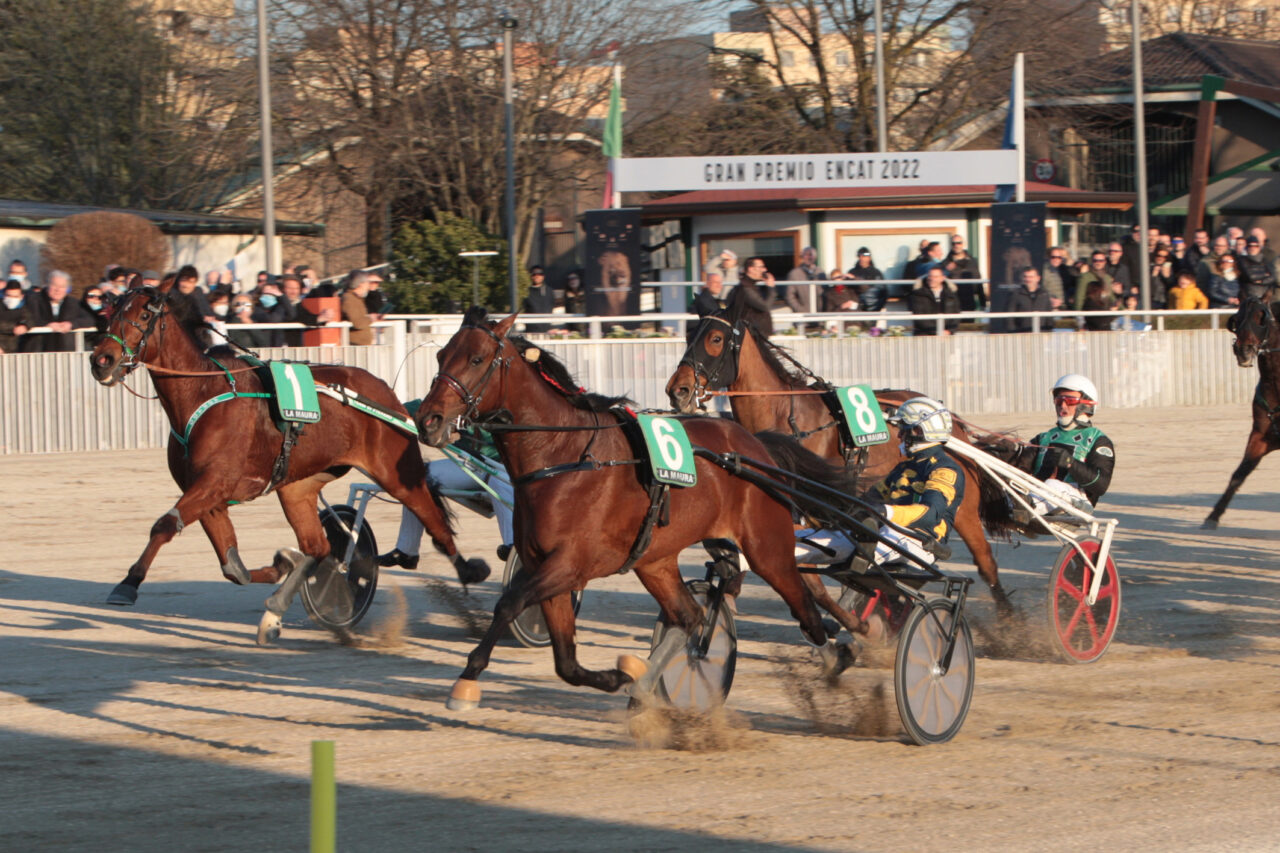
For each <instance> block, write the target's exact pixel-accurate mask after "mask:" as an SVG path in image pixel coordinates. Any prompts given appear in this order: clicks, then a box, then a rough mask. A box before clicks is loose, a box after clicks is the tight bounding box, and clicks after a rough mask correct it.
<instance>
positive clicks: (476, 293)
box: [458, 252, 498, 306]
mask: <svg viewBox="0 0 1280 853" xmlns="http://www.w3.org/2000/svg"><path fill="white" fill-rule="evenodd" d="M496 254H498V253H497V252H459V253H458V257H460V258H470V259H471V304H472V305H473V306H475V305H479V304H480V259H481V258H492V257H493V256H494V255H496Z"/></svg>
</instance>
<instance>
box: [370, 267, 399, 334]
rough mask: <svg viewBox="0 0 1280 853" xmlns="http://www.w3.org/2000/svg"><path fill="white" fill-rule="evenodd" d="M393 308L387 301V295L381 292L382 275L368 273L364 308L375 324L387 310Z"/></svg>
mask: <svg viewBox="0 0 1280 853" xmlns="http://www.w3.org/2000/svg"><path fill="white" fill-rule="evenodd" d="M388 306H390V307H395V306H393V305H391V303H390V302H389V301H387V294H385V293H383V292H382V273H380V272H373V271H370V273H369V292H368V293H366V294H365V295H364V307H365V308H366V309H367V310H368V311H369V316H370V317H372V318H373V321H374V322H375V323H376V322H378V321H379V320H381V319H382V315H383V314H386V313H387V308H388Z"/></svg>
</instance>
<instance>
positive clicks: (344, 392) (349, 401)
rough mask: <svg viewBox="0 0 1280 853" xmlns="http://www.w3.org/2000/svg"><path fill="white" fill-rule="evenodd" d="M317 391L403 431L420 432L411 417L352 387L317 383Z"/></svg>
mask: <svg viewBox="0 0 1280 853" xmlns="http://www.w3.org/2000/svg"><path fill="white" fill-rule="evenodd" d="M316 393H317V394H324V395H325V396H326V397H332V398H333V399H335V400H337V401H338V402H340V403H342V405H344V406H350V407H351V408H353V409H355V410H357V411H360V412H364V413H365V414H366V415H370V416H371V417H375V418H377V419H378V420H380V421H383V422H385V423H388V424H390V425H391V426H393V427H395V428H396V429H398V430H400V431H401V432H407V433H409V435H412V436H417V434H418V427H417V425H416V424H414V422H413V420H412V419H411V418H406V417H405V416H404V415H402V414H400V413H399V412H396V411H393V410H392V409H389V408H387V407H386V406H383V405H382V404H381V403H376V402H374V401H373V400H370V399H369V398H368V397H365V396H363V395H361V394H358V393H356V392H355V391H352V390H351V389H350V388H345V387H343V386H342V385H336V384H330V385H324V386H321V385H317V386H316Z"/></svg>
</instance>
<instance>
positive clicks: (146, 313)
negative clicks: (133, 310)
mask: <svg viewBox="0 0 1280 853" xmlns="http://www.w3.org/2000/svg"><path fill="white" fill-rule="evenodd" d="M138 319H139V320H150V319H151V312H150V311H143V312H142V313H141V314H139V315H138Z"/></svg>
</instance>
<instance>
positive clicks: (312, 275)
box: [294, 264, 320, 297]
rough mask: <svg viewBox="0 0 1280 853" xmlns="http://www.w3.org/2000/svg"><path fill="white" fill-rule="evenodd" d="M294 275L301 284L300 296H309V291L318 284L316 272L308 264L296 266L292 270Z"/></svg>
mask: <svg viewBox="0 0 1280 853" xmlns="http://www.w3.org/2000/svg"><path fill="white" fill-rule="evenodd" d="M294 274H295V275H297V276H298V280H299V281H301V282H302V295H303V296H304V297H305V296H310V295H311V289H312V288H313V287H315V286H316V285H317V284H319V283H320V280H319V279H318V278H316V271H315V268H314V267H313V266H311V265H310V264H298V266H297V267H295V268H294Z"/></svg>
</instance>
